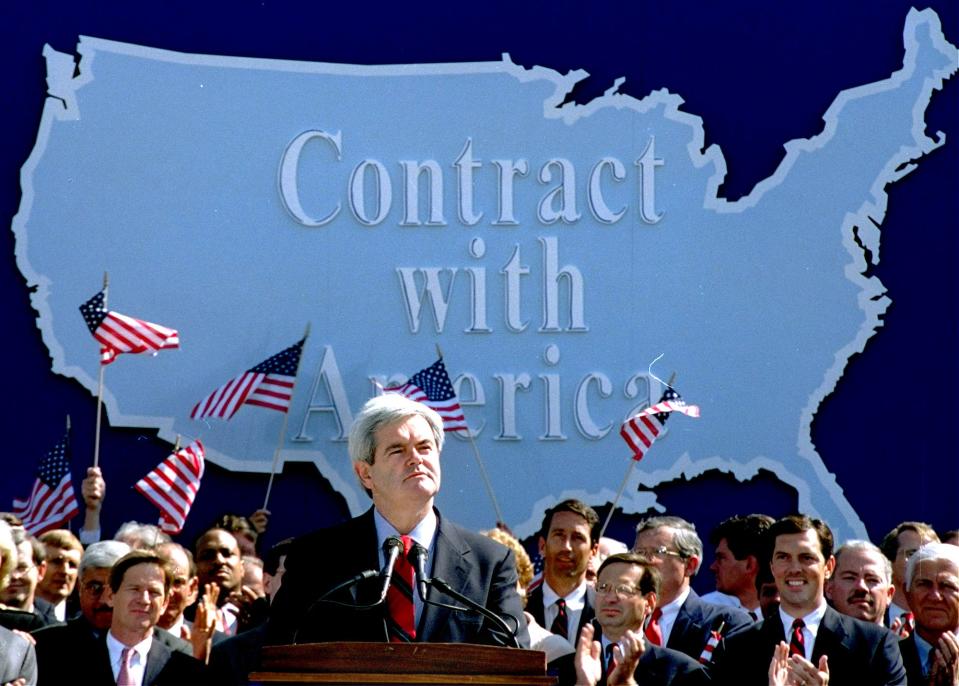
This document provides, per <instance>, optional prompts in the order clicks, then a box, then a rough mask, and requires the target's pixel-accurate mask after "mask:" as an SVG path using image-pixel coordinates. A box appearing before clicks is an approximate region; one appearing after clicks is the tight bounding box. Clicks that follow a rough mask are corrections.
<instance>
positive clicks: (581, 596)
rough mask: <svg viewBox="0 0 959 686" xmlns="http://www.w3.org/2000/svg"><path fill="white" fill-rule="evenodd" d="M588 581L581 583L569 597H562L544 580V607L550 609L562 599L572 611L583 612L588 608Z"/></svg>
mask: <svg viewBox="0 0 959 686" xmlns="http://www.w3.org/2000/svg"><path fill="white" fill-rule="evenodd" d="M586 586H587V583H586V580H585V579H583V581H581V582H580V584H579V586H577V587H576V588H574V589H573V590H572V591H571V592H570V593H569V595H565V596H561V595H559V594H558V593H557V592H556V591H554V590H553V588H552V587H551V586H550V585H549V582H547V581H546V580H545V579H544V580H543V607H549V606H550V605H552V604H553V603H555V602H556V601H557V600H559V599H560V598H562V599H563V600H565V601H566V607H567V608H569V609H570V610H571V611H575V610H582V609H583V608H584V607H585V606H586Z"/></svg>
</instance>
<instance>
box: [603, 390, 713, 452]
mask: <svg viewBox="0 0 959 686" xmlns="http://www.w3.org/2000/svg"><path fill="white" fill-rule="evenodd" d="M667 412H681V413H682V414H684V415H687V416H689V417H699V407H698V406H697V405H687V404H686V403H684V402H683V401H681V400H663V401H660V402H658V403H656V404H655V405H652V406H650V407H647V408H646V409H644V410H643V411H642V412H640V413H639V414H635V415H633V416H632V417H630V418H629V419H627V420H626V421H625V422H624V423H623V426H622V428H620V430H619V435H620V436H622V437H623V440H624V441H626V444H627V445H628V446H629V447H630V449H631V450H632V451H633V459H634V460H636V461H637V462H638V461H639V460H641V459H643V455H645V454H646V451H647V450H649V448H650V446H652V445H653V443H654V442H655V441H656V439H657V438H659V436H660V435H661V434H662V432H663V420H661V419H660V418H659V417H658V416H657V415H663V414H666V413H667Z"/></svg>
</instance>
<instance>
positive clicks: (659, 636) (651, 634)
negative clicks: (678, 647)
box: [646, 607, 663, 646]
mask: <svg viewBox="0 0 959 686" xmlns="http://www.w3.org/2000/svg"><path fill="white" fill-rule="evenodd" d="M662 616H663V611H662V609H661V608H658V607H657V608H656V609H655V610H653V614H652V616H651V617H650V618H649V622H648V623H647V624H646V640H648V641H649V642H650V643H652V644H653V645H657V646H661V645H663V630H662V628H661V627H660V626H659V620H660V618H661V617H662Z"/></svg>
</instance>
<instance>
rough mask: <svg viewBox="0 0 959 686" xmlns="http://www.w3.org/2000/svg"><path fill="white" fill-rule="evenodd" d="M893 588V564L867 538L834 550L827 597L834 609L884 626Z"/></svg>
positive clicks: (893, 591) (827, 583)
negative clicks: (834, 564) (834, 555)
mask: <svg viewBox="0 0 959 686" xmlns="http://www.w3.org/2000/svg"><path fill="white" fill-rule="evenodd" d="M895 590H896V589H895V588H893V585H892V564H891V563H890V562H889V560H887V559H886V556H885V555H883V554H882V551H881V550H879V548H878V547H876V546H875V545H873V544H872V543H870V542H869V541H856V540H854V541H847V542H846V543H844V544H843V545H842V546H841V547H840V548H839V550H837V551H836V569H835V570H834V571H833V574H832V577H831V578H830V579H829V581H827V582H826V598H828V599H829V601H830V602H831V603H832V606H833V607H834V608H835V609H836V611H837V612H841V613H842V614H844V615H848V616H850V617H855V618H856V619H861V620H863V621H866V622H872V623H873V624H878V625H879V626H883V624H884V622H885V619H886V608H887V607H889V602H890V601H891V600H892V596H893V593H895Z"/></svg>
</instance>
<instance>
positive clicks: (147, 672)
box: [143, 634, 172, 686]
mask: <svg viewBox="0 0 959 686" xmlns="http://www.w3.org/2000/svg"><path fill="white" fill-rule="evenodd" d="M171 654H172V651H171V650H170V649H169V648H168V647H167V646H166V645H164V644H163V643H162V642H160V641H158V640H157V637H156V634H154V636H153V641H152V642H151V643H150V652H149V654H147V664H146V669H144V670H143V686H150V684H152V683H153V682H154V681H156V680H157V677H158V676H160V672H161V671H163V668H164V667H166V663H167V662H169V661H170V655H171Z"/></svg>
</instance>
